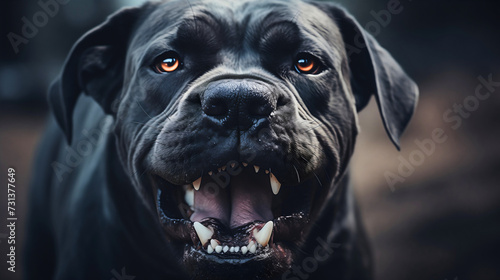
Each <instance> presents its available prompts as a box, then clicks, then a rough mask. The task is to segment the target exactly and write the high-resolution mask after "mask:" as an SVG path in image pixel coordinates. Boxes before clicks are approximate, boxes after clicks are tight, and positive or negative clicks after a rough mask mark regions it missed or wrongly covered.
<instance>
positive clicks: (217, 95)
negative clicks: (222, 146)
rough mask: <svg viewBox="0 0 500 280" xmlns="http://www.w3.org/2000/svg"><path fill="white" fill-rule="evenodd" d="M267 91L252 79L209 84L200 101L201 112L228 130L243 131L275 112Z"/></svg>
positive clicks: (272, 99) (262, 84)
mask: <svg viewBox="0 0 500 280" xmlns="http://www.w3.org/2000/svg"><path fill="white" fill-rule="evenodd" d="M271 93H272V91H271V89H270V88H269V87H268V86H267V85H266V84H264V83H262V82H259V81H252V80H220V81H216V82H212V83H211V84H210V85H209V86H208V87H207V89H206V90H205V92H204V94H203V97H202V98H201V104H202V109H203V112H204V113H205V115H206V116H208V117H209V118H211V119H213V120H215V121H217V123H219V124H221V125H223V126H224V127H226V128H228V129H239V130H247V129H249V128H250V127H251V126H252V125H253V124H255V123H256V122H257V121H259V120H261V119H264V118H267V117H269V115H270V114H271V112H273V111H274V110H275V109H276V101H275V98H273V96H272V94H271Z"/></svg>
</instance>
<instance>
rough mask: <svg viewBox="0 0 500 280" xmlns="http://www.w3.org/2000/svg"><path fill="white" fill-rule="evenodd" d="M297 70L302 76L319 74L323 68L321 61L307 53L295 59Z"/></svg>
mask: <svg viewBox="0 0 500 280" xmlns="http://www.w3.org/2000/svg"><path fill="white" fill-rule="evenodd" d="M294 66H295V70H297V72H299V73H300V74H318V73H319V70H320V68H321V63H320V62H319V60H318V59H317V58H316V57H314V56H312V55H310V54H306V53H301V54H299V55H298V56H297V58H296V59H295V63H294Z"/></svg>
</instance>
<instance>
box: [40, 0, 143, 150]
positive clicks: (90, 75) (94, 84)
mask: <svg viewBox="0 0 500 280" xmlns="http://www.w3.org/2000/svg"><path fill="white" fill-rule="evenodd" d="M141 10H142V8H125V9H121V10H119V11H118V12H116V13H114V14H112V15H111V16H109V17H108V19H107V20H106V21H105V22H103V23H102V24H100V25H99V26H97V27H95V28H94V29H92V30H90V31H89V32H87V33H86V34H85V35H83V36H82V37H81V38H80V39H79V40H78V41H77V42H76V43H75V44H74V45H73V48H72V49H71V51H70V53H69V55H68V57H67V58H66V62H65V64H64V67H63V70H62V71H61V74H60V75H59V77H58V78H57V79H56V80H55V81H54V82H53V83H52V85H51V87H50V89H49V104H50V105H51V107H52V110H53V112H54V115H55V117H56V120H57V122H58V124H59V126H60V127H61V128H62V129H63V131H64V133H65V135H66V139H67V141H68V143H71V138H72V127H73V125H72V121H73V120H72V119H73V110H74V108H75V105H76V102H77V100H78V97H79V96H80V93H81V92H83V93H84V94H86V95H89V96H91V97H92V98H94V99H95V100H96V101H97V102H98V103H99V104H100V105H101V107H102V108H103V110H104V112H106V113H111V103H112V102H113V100H114V99H115V97H116V96H117V94H118V93H119V92H120V90H121V87H122V83H123V71H124V70H123V69H124V64H125V55H126V52H127V45H128V41H129V39H130V34H131V33H132V29H133V27H134V24H135V23H136V21H137V19H138V18H139V16H140V14H141V13H140V11H141Z"/></svg>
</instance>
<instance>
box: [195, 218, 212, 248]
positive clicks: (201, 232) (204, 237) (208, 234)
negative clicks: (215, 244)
mask: <svg viewBox="0 0 500 280" xmlns="http://www.w3.org/2000/svg"><path fill="white" fill-rule="evenodd" d="M193 227H194V230H195V231H196V234H197V235H198V238H199V239H200V241H201V244H202V245H203V246H205V244H206V243H207V242H208V240H209V239H210V238H212V235H214V232H213V231H212V230H211V229H210V228H207V227H206V226H204V225H202V224H201V223H199V222H194V224H193Z"/></svg>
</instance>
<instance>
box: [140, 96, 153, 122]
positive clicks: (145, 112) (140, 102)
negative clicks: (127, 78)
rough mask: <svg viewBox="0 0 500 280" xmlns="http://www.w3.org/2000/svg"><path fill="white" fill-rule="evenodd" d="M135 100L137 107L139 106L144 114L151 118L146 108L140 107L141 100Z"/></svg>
mask: <svg viewBox="0 0 500 280" xmlns="http://www.w3.org/2000/svg"><path fill="white" fill-rule="evenodd" d="M136 102H137V105H139V107H141V109H142V111H143V112H144V114H146V115H147V116H148V117H149V118H150V119H152V117H151V116H150V115H149V114H148V112H146V110H144V108H143V107H142V105H141V102H139V100H136Z"/></svg>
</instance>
